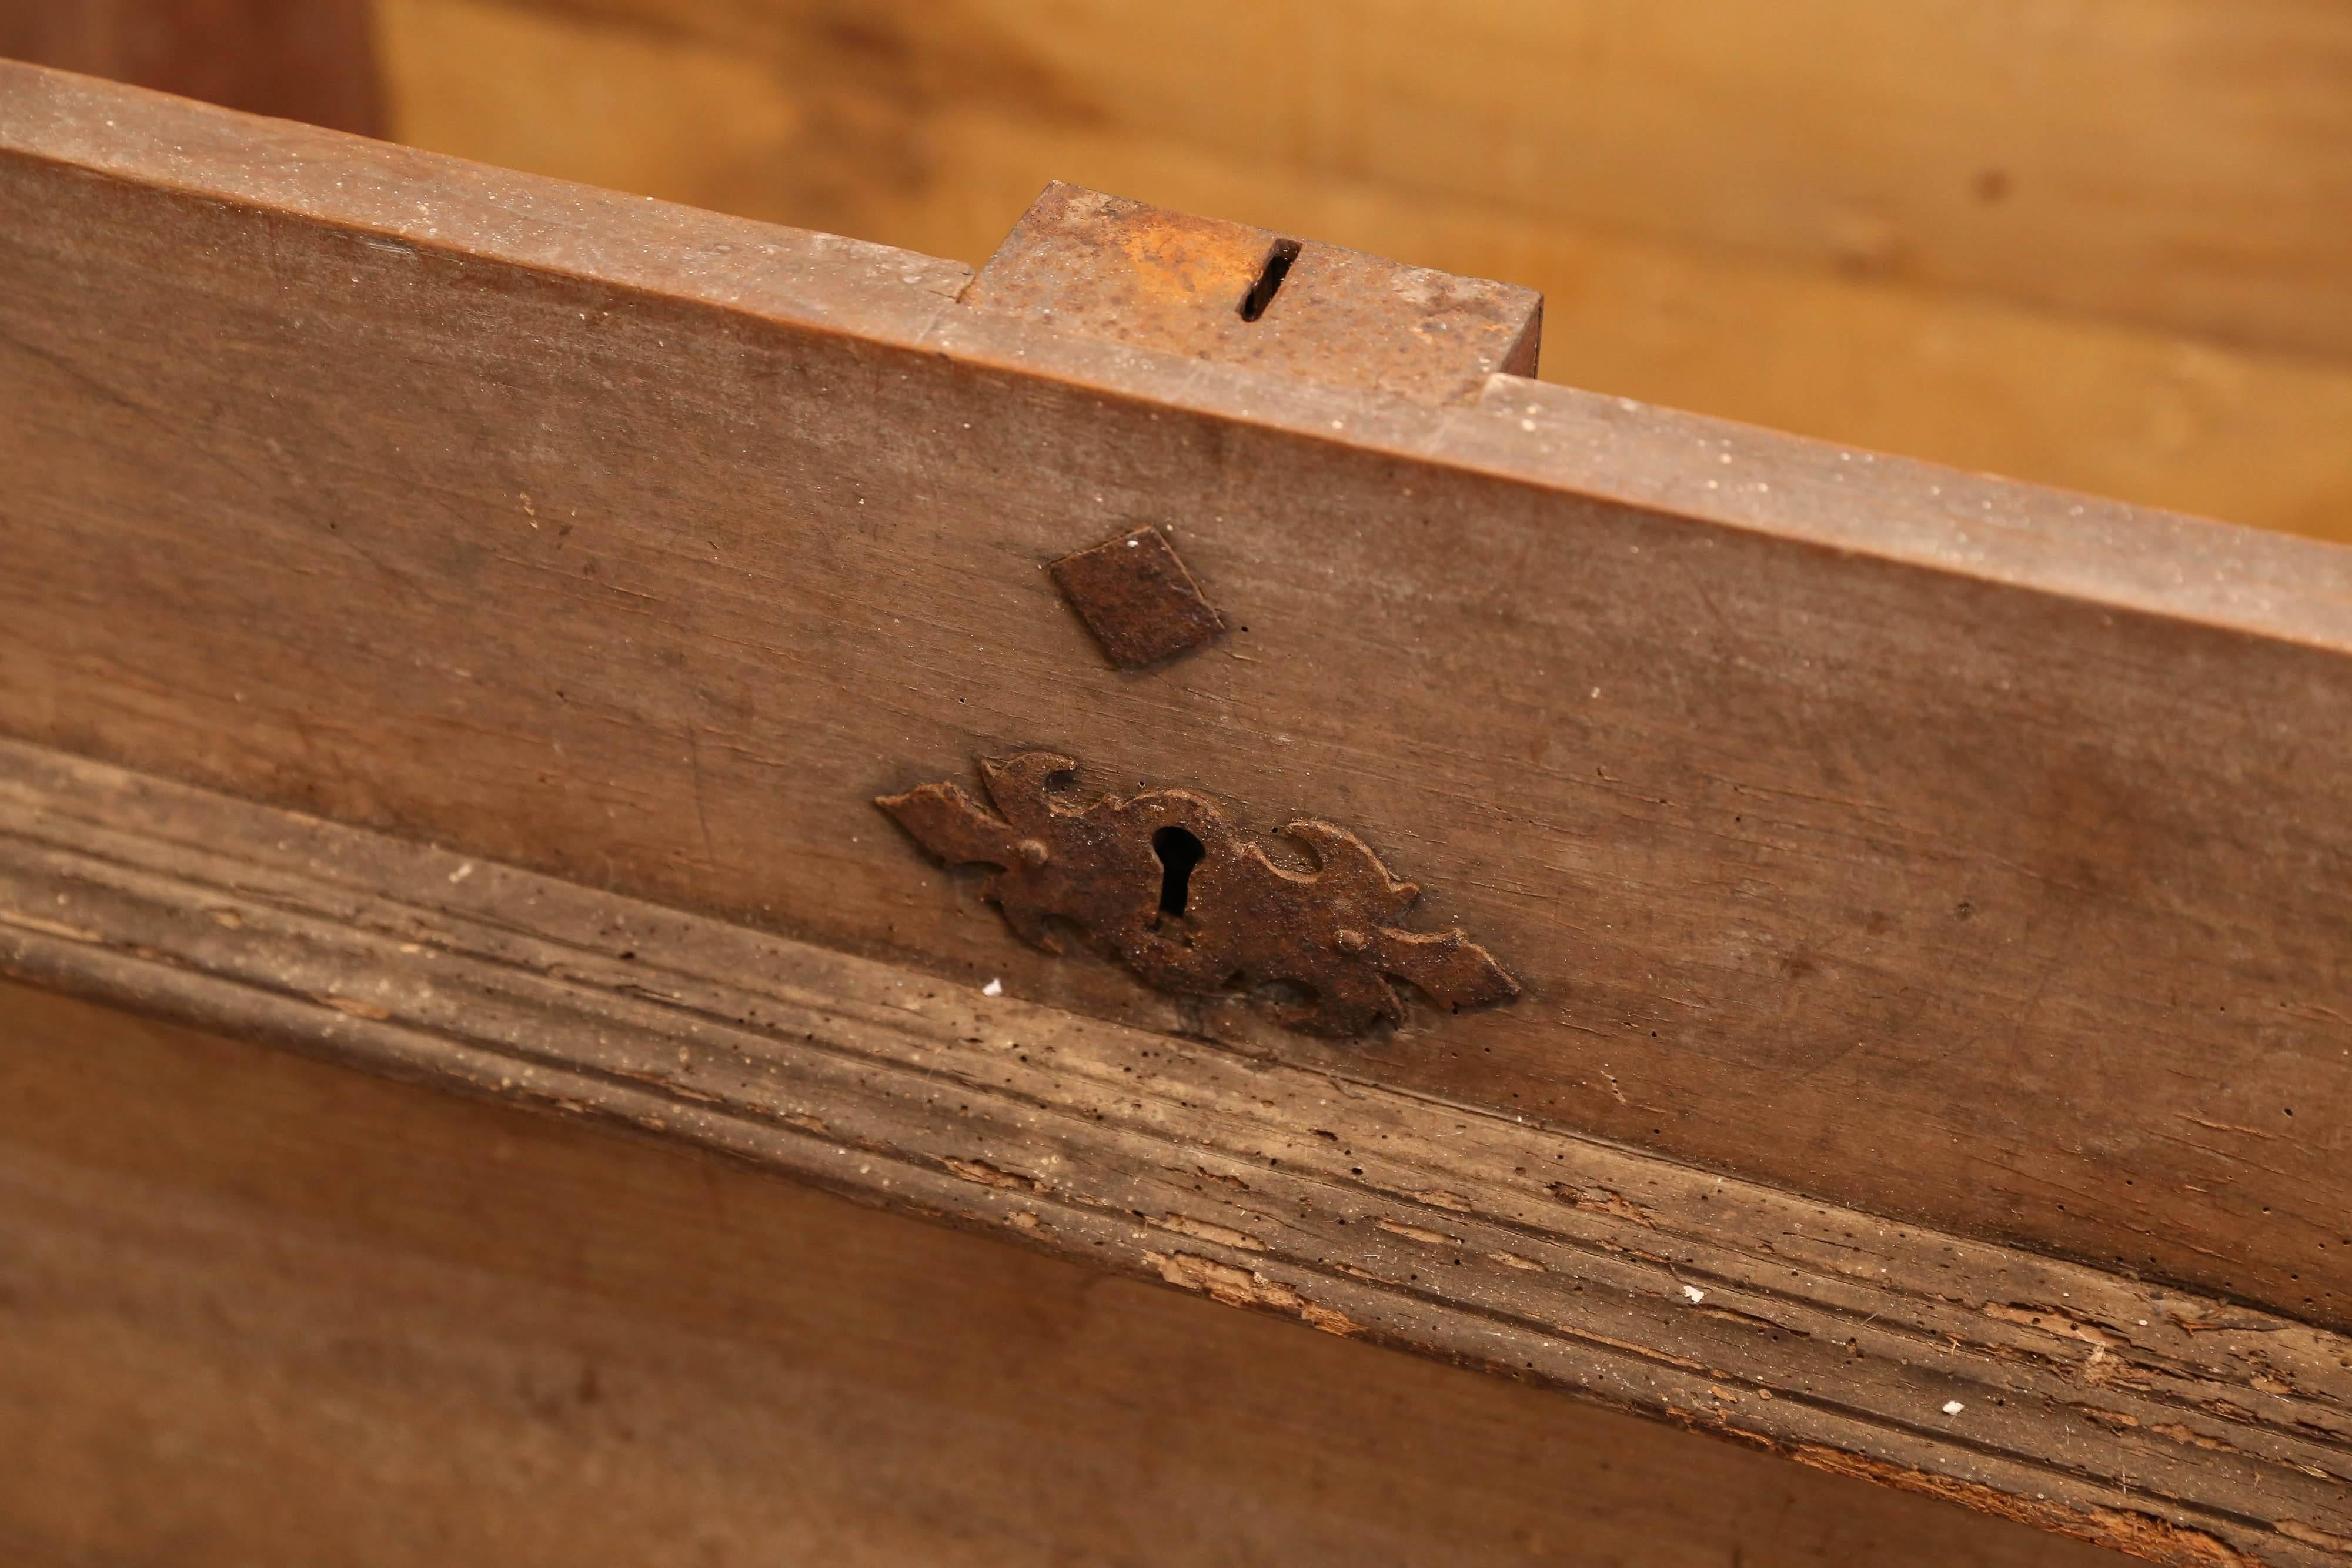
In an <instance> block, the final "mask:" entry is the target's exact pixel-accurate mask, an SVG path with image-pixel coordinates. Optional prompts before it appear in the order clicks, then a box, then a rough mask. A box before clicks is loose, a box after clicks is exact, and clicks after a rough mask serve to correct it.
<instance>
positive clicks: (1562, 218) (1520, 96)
mask: <svg viewBox="0 0 2352 1568" xmlns="http://www.w3.org/2000/svg"><path fill="white" fill-rule="evenodd" d="M386 9H387V23H388V26H389V28H390V30H391V32H392V34H393V35H394V37H399V36H400V35H401V34H402V33H404V31H407V30H410V29H414V28H430V27H435V26H455V25H462V24H461V23H458V22H453V21H446V20H444V19H445V18H462V17H463V16H466V15H467V14H468V13H472V14H476V15H479V14H482V13H484V12H487V11H490V10H492V9H499V10H503V11H504V12H505V13H506V14H507V15H508V16H520V17H528V16H532V15H534V14H536V15H538V16H552V17H553V18H555V19H558V20H560V21H562V22H564V23H567V24H570V25H573V26H577V25H580V24H583V23H586V24H590V25H593V24H597V23H605V24H621V25H623V26H626V27H628V28H630V29H632V30H634V31H635V32H636V33H637V35H638V36H639V37H642V38H646V39H648V40H652V41H659V40H665V39H681V40H687V41H690V42H694V43H698V44H701V45H703V46H705V47H709V48H711V49H713V50H715V51H719V52H723V53H724V54H725V55H727V56H728V57H730V58H732V59H734V60H735V61H738V62H740V64H739V66H738V69H739V70H740V71H741V72H743V73H744V74H746V75H750V74H751V73H753V72H758V73H761V74H764V75H766V76H767V77H769V78H772V79H773V80H777V81H780V82H782V83H785V84H788V85H789V88H790V90H791V92H792V95H793V99H795V101H798V102H800V103H802V104H803V105H804V106H805V110H804V114H803V118H802V119H801V120H800V121H799V123H798V124H797V125H794V124H793V123H792V122H790V121H782V122H780V121H778V120H775V119H773V118H765V119H763V120H761V121H760V122H758V123H760V124H761V126H762V127H763V128H765V129H766V131H767V132H768V135H769V136H770V137H771V138H772V141H770V142H769V143H768V145H767V148H766V149H760V150H762V151H767V152H768V157H767V158H766V159H765V160H762V161H761V162H750V161H739V162H737V165H736V169H735V172H734V178H735V179H736V180H737V181H739V182H740V183H743V184H745V185H749V186H756V185H758V184H761V183H767V184H769V185H770V186H771V188H782V189H791V188H793V187H795V186H797V187H798V188H799V193H804V194H805V195H807V196H811V197H814V198H816V199H819V200H828V201H832V202H835V203H839V204H844V205H853V206H854V205H856V204H860V203H862V202H866V201H871V200H873V199H874V197H873V196H872V195H868V194H866V193H878V194H879V195H880V197H881V199H882V200H884V201H886V202H887V201H888V200H890V199H891V198H893V197H900V198H903V197H906V196H910V195H911V196H914V197H916V198H917V199H927V200H930V201H935V202H951V201H953V200H955V199H957V198H956V197H955V196H954V195H952V194H951V193H949V188H950V187H952V185H953V184H954V181H953V179H952V178H951V177H950V175H949V171H950V170H951V169H953V168H954V166H955V163H956V161H957V154H956V152H955V147H954V141H955V138H954V132H953V131H952V130H951V129H950V128H951V127H953V126H955V125H957V124H958V122H959V121H963V120H971V119H972V118H983V119H985V120H990V121H992V122H994V123H996V124H999V125H1003V126H1006V127H1009V128H1013V129H1015V130H1016V131H1018V130H1022V129H1027V130H1032V131H1047V132H1056V131H1067V132H1073V133H1075V136H1076V139H1082V140H1086V141H1093V142H1095V143H1096V144H1097V145H1099V144H1102V143H1108V142H1112V141H1129V142H1135V143H1143V144H1148V145H1150V146H1152V147H1155V148H1158V149H1162V150H1164V153H1163V155H1173V156H1178V157H1181V156H1187V155H1202V156H1206V157H1209V158H1212V159H1216V160H1220V161H1223V162H1226V163H1227V164H1229V165H1233V166H1236V167H1246V168H1250V169H1254V170H1259V171H1265V172H1268V173H1270V174H1272V175H1273V176H1274V177H1276V178H1277V179H1279V178H1281V177H1283V176H1284V175H1285V174H1291V175H1294V176H1298V177H1303V178H1304V180H1306V181H1310V182H1311V181H1313V180H1317V179H1324V180H1328V179H1335V178H1337V179H1345V180H1349V181H1355V182H1361V183H1367V184H1370V185H1372V186H1374V187H1375V188H1377V189H1380V190H1382V191H1385V192H1388V193H1393V194H1394V195H1396V196H1399V197H1402V198H1403V199H1405V200H1415V199H1422V198H1424V197H1429V196H1435V197H1439V198H1445V199H1452V200H1454V201H1458V202H1464V203H1472V204H1479V205H1481V206H1484V207H1486V208H1487V209H1489V210H1499V211H1505V212H1512V213H1519V214H1528V215H1529V216H1533V217H1539V218H1543V219H1547V220H1552V221H1557V222H1559V223H1563V224H1566V225H1571V226H1574V227H1578V228H1581V229H1587V230H1594V231H1599V232H1601V233H1616V234H1623V235H1641V236H1644V237H1647V238H1651V239H1656V240H1667V241H1675V242H1683V243H1689V244H1694V245H1697V246H1704V247H1706V249H1708V250H1711V251H1721V252H1729V253H1742V252H1744V253H1748V254H1751V255H1764V256H1779V257H1781V258H1784V259H1788V260H1790V261H1795V262H1799V263H1802V264H1807V265H1810V266H1811V267H1816V268H1820V269H1824V270H1837V271H1843V272H1849V273H1855V274H1862V275H1867V276H1872V277H1885V278H1890V279H1896V280H1901V281H1905V282H1908V283H1914V284H1920V285H1926V286H1929V287H1955V288H1960V289H1964V290H1968V291H1970V292H1977V293H1986V294H1992V295H1997V296H2000V297H2003V298H2011V299H2016V300H2020V301H2026V302H2032V303H2034V304H2039V305H2043V306H2054V307H2057V308H2063V309H2067V310H2073V311H2082V312H2088V313H2093V314H2096V315H2101V316H2105V317H2110V318H2113V319H2124V320H2132V321H2138V322H2142V323H2147V324H2150V325H2157V326H2162V327H2167V328H2173V329H2188V330H2190V331H2194V332H2197V333H2200V334H2205V335H2210V336H2215V337H2219V338H2223V339H2228V340H2240V341H2244V342H2249V343H2259V344H2265V345H2269V346H2272V347H2275V348H2280V349H2284V350H2301V351H2307V352H2308V351H2316V352H2321V353H2326V354H2330V355H2334V356H2336V357H2339V358H2340V357H2343V356H2346V355H2347V354H2352V287H2347V284H2346V281H2345V280H2346V278H2347V277H2352V99H2347V95H2346V94H2345V92H2344V90H2343V83H2344V78H2345V71H2346V69H2347V62H2352V17H2347V15H2346V13H2345V11H2344V9H2343V8H2342V7H2341V6H2339V5H2332V4H2329V3H2328V0H2241V3H2238V4H2232V5H2216V4H2213V3H2212V0H2093V3H2090V4H2085V5H2074V6H2070V7H2068V8H2067V9H2066V11H2065V12H2064V13H2063V16H2057V15H2053V14H2052V13H2051V12H2050V10H2049V8H2048V7H2047V6H2045V5H2036V4H2034V3H2033V0H1999V3H1997V4H1990V5H1986V4H1979V5H1899V6H1890V5H1871V4H1868V3H1866V0H1796V3H1793V4H1789V5H1776V6H1772V7H1770V8H1769V9H1767V10H1762V11H1759V9H1757V8H1756V7H1755V6H1753V5H1746V4H1743V3H1742V0H1672V3H1670V4H1662V5H1641V6H1624V5H1611V4H1607V3H1605V0H1565V3H1563V0H1476V3H1474V4H1466V5H1463V4H1451V3H1448V0H1391V3H1389V4H1384V5H1380V6H1377V7H1374V8H1372V9H1371V10H1370V11H1369V12H1364V11H1349V12H1347V13H1344V14H1343V13H1340V12H1336V11H1334V10H1332V9H1331V8H1329V7H1328V6H1320V5H1313V4H1310V3H1308V0H1264V3H1258V0H1253V3H1252V4H1249V5H1239V4H1232V5H1190V6H1181V7H1169V6H1160V7H1147V8H1141V9H1139V8H1137V7H1135V6H1132V5H1119V4H1117V3H1115V0H1081V3H1076V4H1064V5H1037V4H1035V3H1034V0H962V3H961V4H958V5H952V6H948V7H940V6H938V5H905V4H902V5H889V6H882V7H867V8H865V9H864V10H862V11H861V13H860V16H859V20H858V23H857V25H856V26H843V25H841V23H840V21H839V19H838V17H837V16H835V14H834V13H833V12H832V11H830V10H828V9H827V8H826V7H824V6H822V5H810V4H805V3H800V0H748V3H747V0H532V3H530V4H528V5H506V6H502V7H496V8H492V7H486V6H483V5H479V4H478V3H476V0H468V3H466V4H458V3H456V0H392V3H391V4H390V5H387V8H386ZM449 68H454V69H456V70H457V71H458V72H460V73H463V72H465V71H466V69H467V68H466V66H465V64H464V62H463V61H462V59H460V60H457V61H454V62H451V63H450V67H449ZM410 79H412V80H415V81H416V82H417V90H419V91H420V92H423V93H425V94H430V93H432V92H433V91H434V90H435V89H434V88H433V87H432V86H431V84H430V82H429V81H428V80H425V79H422V73H416V72H412V73H411V76H410ZM850 127H855V128H856V134H855V136H854V137H852V138H849V139H848V144H847V145H842V144H841V143H842V140H843V139H842V138H840V137H839V136H838V135H837V134H836V132H837V131H843V130H846V129H848V128H850ZM741 137H742V133H741V132H740V131H739V132H738V133H737V135H736V137H735V138H732V139H730V140H732V141H735V142H736V144H737V145H739V146H740V141H741ZM828 140H830V141H833V142H834V143H835V150H834V151H833V152H831V153H830V154H829V155H825V154H823V153H820V154H819V156H820V158H822V160H823V161H822V162H820V163H819V164H817V165H815V166H810V167H801V168H797V169H796V168H793V167H792V166H790V165H789V164H787V163H785V162H783V161H782V160H783V159H784V158H785V157H788V156H789V155H790V153H789V152H787V151H786V150H787V149H789V150H790V151H791V152H798V151H801V150H803V149H814V148H815V147H817V146H818V145H819V144H821V143H824V142H825V141H828ZM755 148H756V143H755ZM1047 176H1054V177H1058V178H1062V179H1069V180H1078V181H1083V182H1087V183H1102V182H1100V181H1098V180H1097V178H1096V176H1095V174H1094V172H1092V171H1091V170H1089V169H1087V168H1084V167H1080V166H1077V165H1065V166H1062V167H1056V168H1048V169H1040V170H1036V171H1034V172H1033V173H1032V174H1031V175H1030V177H1029V178H1028V180H1027V181H1026V182H1025V183H1027V184H1029V185H1030V186H1032V187H1033V188H1034V185H1035V184H1036V183H1041V182H1042V180H1043V179H1044V178H1045V177H1047ZM1113 188H1120V187H1118V186H1116V185H1114V186H1113ZM1120 189H1121V193H1123V194H1129V195H1136V196H1142V197H1147V198H1150V199H1153V200H1157V201H1160V202H1163V203H1173V204H1181V199H1182V198H1181V193H1174V192H1168V191H1161V190H1150V189H1142V188H1133V189H1125V188H1120ZM1024 194H1025V193H1024ZM1219 210H1221V211H1222V210H1226V209H1222V208H1221V209H1219ZM789 215H790V216H791V218H792V221H795V222H802V223H816V224H820V225H825V226H833V225H832V224H831V222H830V220H828V219H827V218H825V217H823V216H821V215H817V214H810V213H806V212H801V213H795V214H789ZM1234 215H1239V216H1249V217H1252V218H1253V220H1254V221H1265V220H1260V219H1257V218H1256V215H1255V213H1254V212H1253V213H1242V212H1238V211H1235V212H1234ZM1010 216H1011V214H1000V215H999V219H998V224H997V226H998V227H999V228H1001V227H1002V226H1003V222H1005V221H1007V220H1009V218H1010ZM1290 221H1291V222H1296V221H1297V220H1295V219H1293V220H1290ZM1270 226H1276V227H1281V226H1284V222H1283V220H1280V219H1276V220H1274V221H1273V222H1272V224H1271V225H1270ZM845 232H850V233H857V234H874V235H877V236H878V235H879V234H880V231H878V230H873V229H869V228H866V227H860V226H856V225H849V226H847V228H846V230H845ZM1416 259H1425V258H1416ZM1518 281H1524V282H1533V281H1535V280H1533V279H1518Z"/></svg>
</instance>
